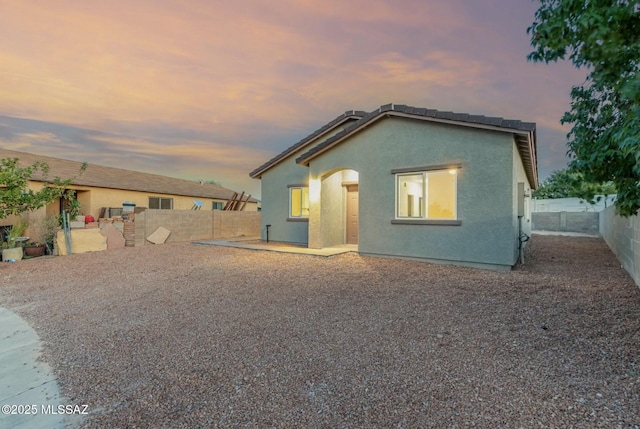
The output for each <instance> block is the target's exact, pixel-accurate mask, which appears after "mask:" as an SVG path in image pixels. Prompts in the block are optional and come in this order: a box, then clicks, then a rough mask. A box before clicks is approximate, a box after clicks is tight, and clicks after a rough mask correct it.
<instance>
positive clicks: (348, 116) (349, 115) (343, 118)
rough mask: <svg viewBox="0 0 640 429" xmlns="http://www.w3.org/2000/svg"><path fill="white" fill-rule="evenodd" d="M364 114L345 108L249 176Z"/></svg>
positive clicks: (258, 174) (257, 174) (265, 169)
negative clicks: (341, 112) (340, 113)
mask: <svg viewBox="0 0 640 429" xmlns="http://www.w3.org/2000/svg"><path fill="white" fill-rule="evenodd" d="M366 114H367V112H364V111H361V110H347V111H346V112H344V113H343V114H342V115H340V116H338V117H337V118H335V119H333V120H332V121H330V122H329V123H327V124H325V125H323V126H322V127H320V128H318V129H317V130H316V131H314V132H313V133H311V134H309V135H308V136H307V137H305V138H303V139H302V140H300V141H299V142H298V143H296V144H294V145H293V146H291V147H290V148H288V149H286V150H285V151H284V152H282V153H280V154H278V155H276V156H274V157H273V158H271V159H270V160H269V161H267V162H265V163H264V164H262V165H261V166H260V167H258V168H256V169H255V170H253V171H252V172H251V173H249V176H251V177H252V178H256V177H258V176H260V175H261V174H262V173H264V172H265V171H267V170H268V169H269V168H271V167H273V166H274V165H276V164H278V163H279V162H280V161H282V160H283V159H285V158H287V157H289V155H291V154H293V153H294V152H296V151H298V150H299V149H302V148H304V147H305V146H307V145H309V144H310V143H312V142H313V141H314V140H315V139H316V138H317V137H319V136H321V135H323V134H325V133H327V132H329V131H331V130H333V129H335V128H337V127H339V126H341V125H343V124H344V123H345V122H349V121H353V120H358V119H360V118H362V117H363V116H365V115H366Z"/></svg>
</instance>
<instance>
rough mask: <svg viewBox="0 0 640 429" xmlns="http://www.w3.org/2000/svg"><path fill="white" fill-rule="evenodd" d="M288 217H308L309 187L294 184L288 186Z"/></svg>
mask: <svg viewBox="0 0 640 429" xmlns="http://www.w3.org/2000/svg"><path fill="white" fill-rule="evenodd" d="M289 217H291V218H308V217H309V188H308V187H306V186H294V187H290V188H289Z"/></svg>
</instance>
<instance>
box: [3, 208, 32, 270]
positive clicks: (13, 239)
mask: <svg viewBox="0 0 640 429" xmlns="http://www.w3.org/2000/svg"><path fill="white" fill-rule="evenodd" d="M25 229H27V222H25V221H24V219H22V218H20V219H19V220H18V221H17V222H16V223H14V224H13V225H12V226H11V228H10V229H9V233H8V234H7V240H6V241H5V242H4V243H2V260H3V261H5V262H6V261H10V260H13V261H19V260H21V259H22V256H23V249H22V243H21V241H20V240H19V238H20V237H22V234H24V231H25Z"/></svg>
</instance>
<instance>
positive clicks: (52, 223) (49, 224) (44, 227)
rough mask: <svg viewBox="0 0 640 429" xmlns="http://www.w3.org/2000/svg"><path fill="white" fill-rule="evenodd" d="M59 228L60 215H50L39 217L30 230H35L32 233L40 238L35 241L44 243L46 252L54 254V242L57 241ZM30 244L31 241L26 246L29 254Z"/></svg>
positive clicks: (36, 237)
mask: <svg viewBox="0 0 640 429" xmlns="http://www.w3.org/2000/svg"><path fill="white" fill-rule="evenodd" d="M59 229H60V225H59V223H58V217H57V216H51V215H50V216H45V217H42V218H39V219H38V220H37V221H35V222H34V225H33V227H30V228H29V231H30V232H31V231H33V234H30V235H32V236H33V237H35V239H36V240H38V241H35V243H36V244H42V245H43V246H44V247H45V249H46V253H47V254H49V255H53V242H54V241H55V238H56V233H57V232H58V230H59ZM30 245H31V243H29V244H27V246H26V247H25V253H27V254H28V251H27V247H29V246H30Z"/></svg>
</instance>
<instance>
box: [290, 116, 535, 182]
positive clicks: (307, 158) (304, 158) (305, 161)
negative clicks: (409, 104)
mask: <svg viewBox="0 0 640 429" xmlns="http://www.w3.org/2000/svg"><path fill="white" fill-rule="evenodd" d="M390 116H396V117H404V118H410V119H417V120H423V121H429V122H438V123H442V124H448V125H456V126H464V127H471V128H476V129H485V130H490V131H499V132H506V133H510V134H516V135H522V136H527V137H529V138H530V136H531V134H532V133H534V131H529V130H520V129H516V128H505V127H499V126H495V125H488V124H479V123H473V122H463V121H456V120H451V119H444V118H435V117H432V116H423V115H413V114H410V113H404V112H397V111H393V110H387V111H382V112H380V113H379V114H378V115H376V116H375V117H374V118H371V119H370V120H368V121H366V122H365V123H363V124H362V125H361V126H360V127H356V128H354V129H352V130H350V131H349V132H348V133H345V134H344V135H343V136H340V137H339V138H336V140H335V141H334V142H331V144H329V145H327V146H326V147H325V148H322V150H319V151H316V152H311V151H309V152H306V153H304V154H302V155H300V157H298V158H297V159H296V163H298V164H300V165H304V166H308V165H309V163H310V162H311V160H312V159H313V158H315V157H317V156H319V155H321V154H322V153H324V152H326V151H328V150H329V149H331V148H333V147H334V146H336V145H338V144H340V143H341V142H342V141H344V140H345V139H347V138H349V137H351V136H352V135H354V134H357V133H359V132H360V131H362V130H364V129H365V128H367V127H368V126H370V125H372V124H374V123H376V122H377V121H379V120H380V119H383V118H388V117H390ZM534 135H535V134H534ZM531 145H533V146H534V147H535V144H534V143H530V146H531ZM532 153H533V154H535V152H532ZM533 156H534V157H535V155H533ZM534 165H535V163H534ZM532 173H534V172H533V171H532ZM535 178H536V180H533V177H530V178H529V180H530V181H532V182H533V181H535V182H536V184H537V172H536V173H535Z"/></svg>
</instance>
